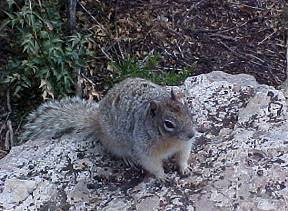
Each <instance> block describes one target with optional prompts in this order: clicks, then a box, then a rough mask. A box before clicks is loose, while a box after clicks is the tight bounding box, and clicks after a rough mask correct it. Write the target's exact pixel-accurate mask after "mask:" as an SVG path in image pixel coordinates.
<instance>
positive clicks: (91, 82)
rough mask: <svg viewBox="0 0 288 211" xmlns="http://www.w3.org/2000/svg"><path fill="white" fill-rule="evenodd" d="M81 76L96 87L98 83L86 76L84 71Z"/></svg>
mask: <svg viewBox="0 0 288 211" xmlns="http://www.w3.org/2000/svg"><path fill="white" fill-rule="evenodd" d="M81 77H82V78H84V79H85V80H86V81H88V82H89V83H90V84H92V86H94V87H96V84H95V83H94V82H93V81H92V80H90V79H89V78H88V77H86V76H85V75H84V74H83V73H81Z"/></svg>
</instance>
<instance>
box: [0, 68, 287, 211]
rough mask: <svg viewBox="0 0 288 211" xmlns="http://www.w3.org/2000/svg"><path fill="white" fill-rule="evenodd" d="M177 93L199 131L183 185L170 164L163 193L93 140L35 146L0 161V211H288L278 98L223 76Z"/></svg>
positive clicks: (193, 82)
mask: <svg viewBox="0 0 288 211" xmlns="http://www.w3.org/2000/svg"><path fill="white" fill-rule="evenodd" d="M178 91H180V92H182V93H183V96H184V98H185V100H186V101H187V102H188V105H189V108H190V110H191V113H192V114H193V117H194V121H195V124H196V125H197V128H198V130H199V131H201V132H202V133H201V134H199V135H198V136H197V138H196V143H197V146H196V147H195V149H193V150H192V153H191V157H190V166H191V168H192V173H191V175H190V176H187V177H180V176H179V174H178V173H177V171H176V167H175V166H174V165H173V162H167V163H165V167H166V171H167V173H168V174H169V176H170V177H171V181H169V182H168V183H164V184H160V183H159V182H157V181H156V180H155V179H154V178H153V177H151V176H150V175H146V174H145V172H143V171H142V170H140V169H133V168H131V167H126V166H125V165H124V163H123V162H122V161H121V160H116V159H114V158H112V157H111V156H109V155H107V154H105V153H103V149H102V147H101V145H100V144H99V142H98V141H97V140H93V141H91V140H79V138H76V137H62V138H61V139H58V140H36V141H35V140H34V141H29V142H26V143H25V144H23V145H21V146H17V147H14V148H13V149H12V150H11V152H10V154H9V155H7V156H6V157H5V158H3V159H2V160H0V210H2V209H3V210H36V209H37V210H56V209H58V210H143V211H144V210H205V211H209V210H211V211H212V210H213V211H214V210H288V181H287V180H288V129H287V128H288V118H287V116H288V113H287V104H286V101H285V97H284V95H283V93H282V92H281V91H278V90H275V89H274V88H272V87H269V86H266V85H259V84H258V83H257V82H256V81H255V79H254V78H253V77H251V76H248V75H244V74H241V75H234V76H232V75H228V74H225V73H223V72H212V73H209V74H206V75H199V76H197V77H192V78H188V79H187V80H186V81H185V84H184V86H181V87H180V88H179V90H178Z"/></svg>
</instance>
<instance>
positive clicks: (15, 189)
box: [0, 178, 36, 205]
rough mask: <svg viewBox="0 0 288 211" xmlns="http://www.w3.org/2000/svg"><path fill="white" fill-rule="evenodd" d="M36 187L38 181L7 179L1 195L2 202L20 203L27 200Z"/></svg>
mask: <svg viewBox="0 0 288 211" xmlns="http://www.w3.org/2000/svg"><path fill="white" fill-rule="evenodd" d="M35 188H36V182H35V181H32V180H20V179H16V178H13V179H7V180H6V181H5V184H4V191H3V193H2V194H1V195H0V202H1V201H6V202H7V203H9V204H16V205H18V204H19V203H20V202H22V201H23V200H25V199H26V198H27V197H28V196H29V194H31V193H32V192H33V190H34V189H35Z"/></svg>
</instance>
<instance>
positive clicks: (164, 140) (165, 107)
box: [22, 78, 194, 179]
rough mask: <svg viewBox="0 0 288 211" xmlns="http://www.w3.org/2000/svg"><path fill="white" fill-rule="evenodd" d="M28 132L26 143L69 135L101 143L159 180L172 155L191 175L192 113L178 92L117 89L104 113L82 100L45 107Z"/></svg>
mask: <svg viewBox="0 0 288 211" xmlns="http://www.w3.org/2000/svg"><path fill="white" fill-rule="evenodd" d="M166 119H167V120H166ZM165 120H166V121H165ZM167 122H168V123H172V122H173V124H168V123H167ZM164 123H166V124H168V125H165V127H164ZM167 127H171V128H169V130H168V131H167ZM24 128H25V132H24V133H23V136H22V138H23V139H38V138H45V139H47V138H59V137H61V136H62V135H64V134H67V133H68V134H73V133H74V134H76V133H77V134H78V135H79V136H80V137H82V138H85V137H90V138H91V137H92V138H95V139H96V138H98V137H99V138H100V141H101V143H102V144H103V145H104V147H105V148H106V149H107V150H108V151H110V152H111V153H112V154H114V155H116V156H118V157H121V158H123V159H124V160H131V162H133V163H138V164H140V165H141V166H142V167H144V168H145V169H146V170H148V171H149V172H150V173H152V174H154V175H156V176H157V177H158V178H160V179H165V178H166V176H165V174H164V170H163V167H162V160H163V159H166V158H168V157H169V156H171V155H173V154H176V158H177V162H178V165H179V167H180V171H181V172H182V173H183V172H185V171H186V170H187V167H188V164H187V161H188V157H189V154H190V148H191V144H192V141H191V137H192V135H193V131H194V128H193V125H192V121H191V117H190V114H189V111H188V109H187V108H186V106H184V105H183V104H182V103H180V102H178V101H177V99H176V96H175V95H174V93H173V92H171V93H170V92H168V91H167V90H166V89H165V88H163V87H161V86H159V85H156V84H154V83H152V82H150V81H147V80H144V79H140V78H134V79H131V78H129V79H126V80H124V81H122V82H120V83H119V84H116V85H115V86H114V87H113V88H112V89H111V90H110V91H109V92H108V93H107V95H106V96H105V97H104V98H103V100H102V101H100V103H99V107H97V104H96V103H91V104H88V103H87V102H86V101H84V100H80V99H79V98H64V99H63V100H60V101H50V102H47V103H44V104H43V105H42V106H40V107H39V108H38V109H37V110H36V111H35V112H33V113H31V114H30V115H29V117H28V123H27V124H26V125H25V127H24ZM165 128H166V130H165Z"/></svg>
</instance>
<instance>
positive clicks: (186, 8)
mask: <svg viewBox="0 0 288 211" xmlns="http://www.w3.org/2000/svg"><path fill="white" fill-rule="evenodd" d="M285 4H286V3H285V1H284V0H278V1H275V0H263V1H256V0H243V1H237V0H229V1H223V0H197V1H195V0H181V1H172V0H166V1H157V0H152V1H143V0H141V1H140V0H136V1H127V0H126V1H123V0H117V1H108V0H106V1H79V4H78V8H77V11H78V12H77V24H78V25H77V28H78V31H81V32H83V33H92V34H93V37H92V38H93V39H94V42H93V43H91V46H90V48H91V49H93V50H94V51H95V52H96V54H97V56H96V58H95V61H93V62H92V64H91V65H90V66H89V67H87V72H86V73H85V75H86V76H87V78H89V79H90V80H91V81H93V85H94V86H95V87H96V88H95V89H96V90H97V91H99V92H102V91H103V89H104V87H103V81H105V79H107V77H110V74H109V72H110V71H111V70H109V68H107V62H108V60H109V59H111V58H113V59H114V60H121V59H123V58H124V57H125V55H130V56H132V57H136V58H138V59H142V60H143V59H144V60H145V58H146V57H147V55H148V54H149V53H150V54H151V53H154V54H155V53H157V54H158V55H160V62H159V65H158V67H157V68H158V70H160V71H175V72H177V71H178V70H180V69H183V68H188V69H189V68H190V69H191V75H199V74H202V73H208V72H211V71H214V70H221V71H224V72H227V73H231V74H238V73H247V74H250V75H253V76H254V77H255V78H256V79H257V81H258V82H259V83H264V84H268V85H271V86H275V87H277V86H278V85H280V84H281V83H282V82H283V81H284V80H285V78H286V53H285V52H286V43H285V40H286V36H285V33H286V31H287V28H288V9H287V8H286V7H285ZM0 19H1V17H0ZM0 45H1V48H0V68H1V67H4V65H5V63H6V62H7V59H8V55H12V56H13V51H12V50H11V49H9V40H8V41H7V39H3V38H1V36H0ZM195 63H196V64H197V65H196V68H193V67H194V66H195ZM88 72H89V73H88ZM1 90H2V94H1V95H0V98H1V99H0V102H1V109H0V117H1V119H0V129H1V130H0V158H1V152H2V154H3V150H6V151H8V150H9V149H5V147H4V144H3V143H4V142H5V140H6V142H7V138H6V133H7V130H8V127H7V121H8V120H9V119H11V116H10V117H9V116H8V117H7V115H5V114H7V112H9V110H8V108H7V106H6V105H7V102H6V91H4V89H3V87H2V89H1ZM5 90H6V89H5ZM0 93H1V92H0ZM84 93H85V92H84ZM23 100H24V99H23ZM13 112H14V111H13V106H12V113H13ZM11 120H12V122H13V125H14V127H13V129H15V128H19V124H20V120H19V119H17V118H16V119H13V118H12V119H11ZM3 125H4V126H3ZM5 125H6V126H5ZM2 128H3V129H2ZM1 143H2V144H1Z"/></svg>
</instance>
